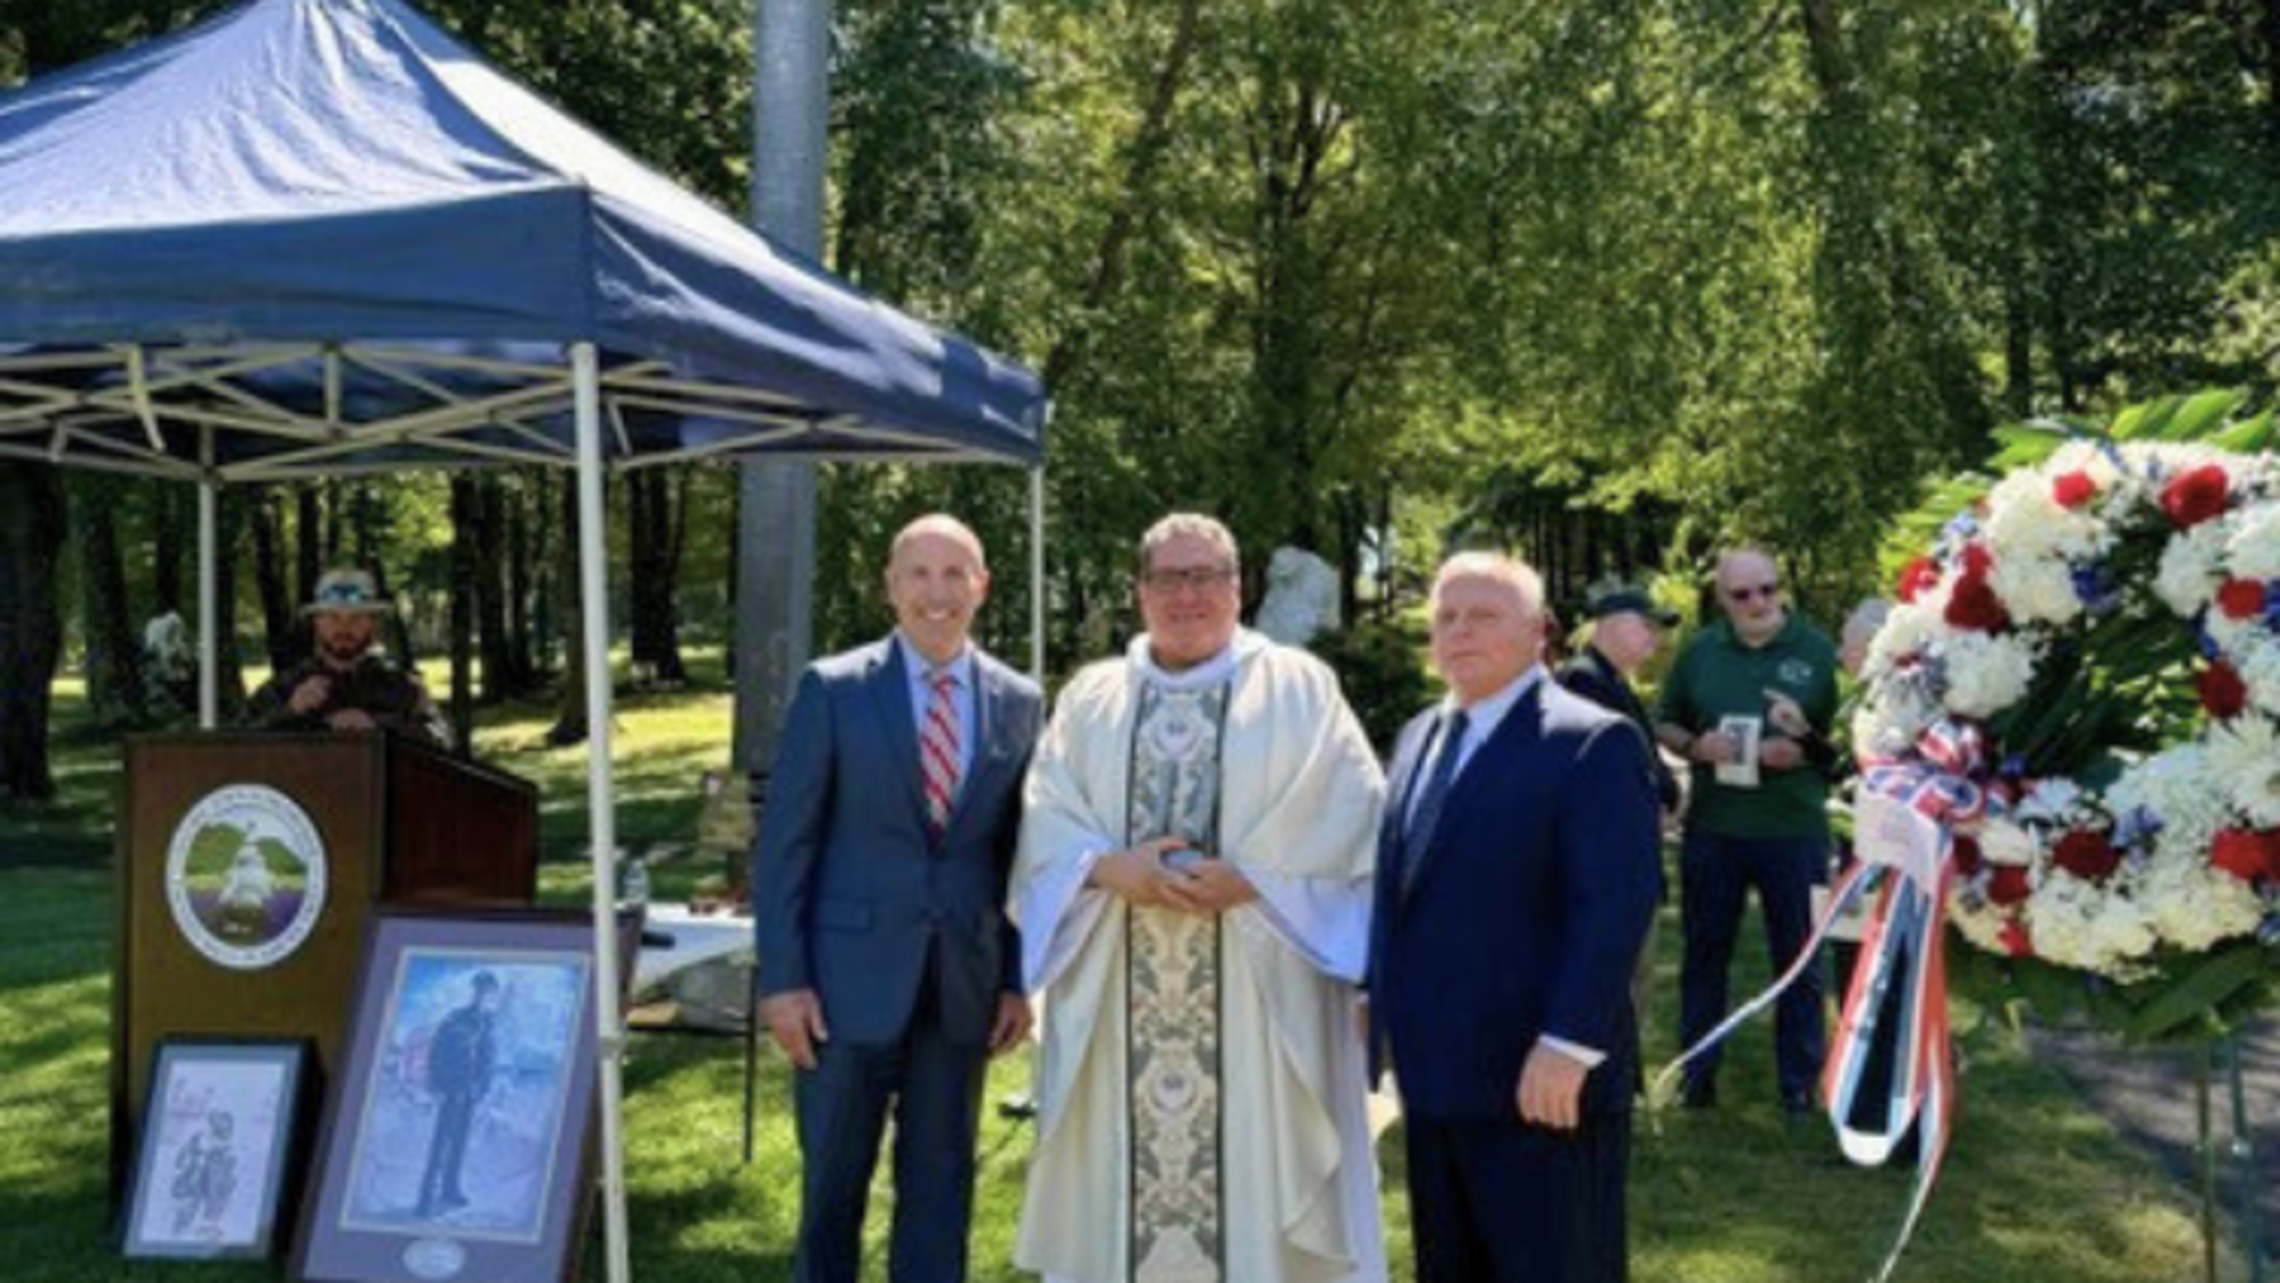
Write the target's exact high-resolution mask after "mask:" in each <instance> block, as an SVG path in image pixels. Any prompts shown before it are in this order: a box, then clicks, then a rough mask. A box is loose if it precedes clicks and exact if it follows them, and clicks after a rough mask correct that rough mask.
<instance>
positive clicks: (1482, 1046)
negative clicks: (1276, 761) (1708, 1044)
mask: <svg viewBox="0 0 2280 1283" xmlns="http://www.w3.org/2000/svg"><path fill="white" fill-rule="evenodd" d="M1543 635H1544V613H1543V586H1542V583H1541V581H1540V580H1539V579H1538V578H1537V576H1536V574H1535V572H1533V571H1531V570H1529V569H1528V568H1527V567H1526V566H1524V565H1522V564H1520V563H1519V562H1517V561H1514V560H1512V559H1511V558H1508V557H1504V556H1501V555H1497V554H1488V553H1465V554H1460V555H1459V556H1457V557H1454V558H1452V559H1450V561H1449V562H1448V563H1447V564H1446V565H1444V566H1443V567H1442V568H1441V572H1440V575H1439V576H1438V577H1437V578H1436V580H1435V582H1434V587H1433V659H1434V665H1435V667H1436V668H1438V669H1439V670H1440V673H1441V676H1442V677H1443V678H1444V679H1445V680H1446V681H1447V682H1448V684H1449V688H1450V696H1449V699H1448V700H1447V701H1445V702H1444V703H1443V704H1442V705H1441V706H1440V707H1437V708H1434V709H1431V710H1428V711H1427V712H1425V713H1423V714H1421V715H1419V716H1418V718H1417V719H1416V720H1415V721H1413V722H1411V723H1410V724H1409V726H1408V728H1407V729H1406V730H1404V731H1403V732H1402V735H1401V738H1400V741H1399V743H1398V744H1397V746H1396V748H1395V752H1394V760H1393V768H1392V771H1391V772H1390V777H1389V779H1388V786H1389V792H1388V804H1387V811H1386V816H1385V821H1384V824H1383V827H1382V828H1381V830H1380V833H1379V844H1378V871H1377V877H1378V885H1377V905H1376V917H1375V919H1374V921H1373V923H1372V932H1373V938H1372V949H1371V962H1370V978H1369V1005H1370V1022H1371V1043H1370V1045H1371V1050H1372V1053H1373V1055H1374V1056H1375V1057H1376V1058H1377V1060H1378V1062H1379V1063H1380V1064H1382V1063H1383V1062H1384V1060H1385V1059H1386V1058H1387V1057H1388V1056H1390V1058H1391V1061H1392V1066H1393V1071H1394V1076H1395V1078H1396V1079H1397V1080H1398V1082H1399V1083H1400V1087H1401V1101H1402V1114H1403V1118H1404V1127H1405V1131H1406V1138H1407V1143H1408V1159H1409V1197H1410V1207H1411V1214H1412V1224H1413V1228H1414V1241H1415V1244H1416V1252H1417V1278H1418V1280H1419V1283H1488V1281H1494V1283H1622V1280H1624V1279H1625V1278H1627V1277H1628V1271H1629V1261H1628V1257H1629V1252H1628V1247H1627V1244H1626V1233H1625V1217H1624V1201H1625V1171H1624V1169H1625V1165H1626V1163H1627V1162H1628V1156H1629V1146H1630V1111H1631V1094H1632V1084H1633V1082H1634V1081H1635V1078H1636V1071H1637V1065H1638V1055H1639V1049H1638V1034H1637V1025H1636V1021H1635V1020H1634V1018H1633V1015H1632V1011H1631V1001H1630V992H1629V986H1630V979H1631V972H1632V968H1633V966H1634V965H1635V964H1636V962H1637V960H1638V956H1639V950H1640V948H1641V946H1642V944H1643V943H1644V941H1645V939H1646V931H1647V924H1648V921H1649V919H1650V918H1651V917H1652V916H1653V914H1654V911H1655V904H1656V902H1657V900H1658V899H1659V898H1660V896H1661V888H1662V865H1661V858H1660V850H1659V837H1658V812H1657V803H1656V799H1655V796H1654V791H1653V788H1652V786H1651V785H1650V784H1649V780H1650V779H1651V778H1652V775H1651V773H1650V771H1649V770H1648V766H1647V753H1648V748H1647V742H1646V737H1645V736H1644V735H1643V734H1642V733H1641V732H1640V731H1639V729H1638V727H1636V726H1634V725H1632V724H1631V723H1630V722H1629V721H1627V720H1626V719H1624V718H1623V717H1621V716H1620V715H1618V714H1615V713H1610V712H1608V711H1606V710H1605V709H1602V708H1600V707H1599V706H1598V705H1596V704H1593V703H1591V702H1590V701H1588V700H1585V699H1582V698H1580V697H1578V696H1575V695H1572V694H1570V693H1568V692H1567V691H1565V690H1563V689H1561V687H1560V686H1559V684H1558V683H1557V682H1555V681H1553V680H1551V679H1550V678H1549V677H1548V675H1547V674H1546V673H1545V670H1544V668H1543V665H1542V663H1541V657H1542V651H1543Z"/></svg>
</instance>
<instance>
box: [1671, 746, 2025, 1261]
mask: <svg viewBox="0 0 2280 1283" xmlns="http://www.w3.org/2000/svg"><path fill="white" fill-rule="evenodd" d="M1917 750H1918V753H1919V754H1920V756H1917V757H1914V758H1913V759H1912V760H1906V761H1899V762H1893V761H1883V762H1871V763H1865V764H1864V765H1866V766H1867V771H1866V774H1865V775H1864V776H1863V778H1862V782H1861V791H1860V802H1859V806H1858V809H1857V812H1856V828H1855V849H1856V855H1857V860H1856V862H1855V864H1854V865H1853V867H1852V869H1851V870H1850V871H1849V872H1848V873H1846V875H1845V876H1844V877H1843V879H1841V880H1840V881H1839V882H1838V884H1837V888H1836V890H1835V891H1834V892H1833V893H1832V894H1831V895H1830V896H1829V902H1828V908H1827V909H1826V910H1825V911H1824V912H1823V913H1822V915H1821V918H1820V921H1818V922H1816V923H1815V924H1814V926H1813V931H1812V934H1811V935H1810V936H1809V937H1808V938H1807V939H1806V941H1805V944H1804V947H1803V948H1801V949H1800V950H1799V951H1798V954H1797V957H1796V958H1795V959H1793V960H1792V961H1791V962H1790V964H1789V966H1788V968H1787V969H1786V970H1785V971H1783V972H1782V974H1781V975H1780V976H1779V977H1778V978H1776V979H1775V980H1774V982H1773V984H1772V985H1771V986H1770V987H1768V988H1767V989H1766V990H1765V991H1764V992H1763V993H1761V994H1759V995H1758V996H1757V997H1755V998H1753V999H1751V1000H1750V1001H1749V1002H1747V1003H1745V1004H1744V1005H1743V1006H1741V1007H1740V1008H1738V1009H1737V1010H1735V1011H1734V1012H1733V1013H1732V1014H1731V1015H1729V1016H1727V1017H1726V1019H1725V1020H1724V1021H1722V1022H1721V1023H1720V1024H1719V1025H1718V1027H1717V1028H1715V1029H1712V1030H1711V1031H1710V1032H1709V1033H1708V1034H1707V1035H1705V1036H1704V1037H1703V1038H1702V1039H1701V1040H1700V1041H1698V1042H1696V1043H1695V1044H1694V1045H1693V1046H1692V1047H1689V1048H1687V1049H1686V1051H1685V1052H1684V1053H1683V1054H1681V1055H1680V1056H1679V1058H1678V1059H1676V1060H1674V1061H1672V1062H1671V1063H1670V1064H1669V1065H1667V1066H1665V1067H1664V1069H1663V1070H1662V1072H1661V1073H1659V1074H1657V1075H1656V1076H1655V1084H1654V1089H1653V1098H1654V1099H1656V1100H1658V1101H1660V1100H1667V1099H1669V1098H1670V1095H1671V1093H1672V1091H1673V1089H1674V1086H1675V1084H1676V1081H1677V1079H1678V1076H1679V1075H1680V1074H1681V1073H1683V1072H1684V1071H1685V1068H1686V1066H1687V1065H1689V1064H1691V1063H1693V1062H1694V1061H1695V1060H1697V1059H1699V1058H1700V1057H1701V1056H1702V1054H1703V1053H1704V1052H1707V1051H1708V1050H1709V1049H1710V1048H1712V1047H1715V1046H1717V1045H1718V1044H1719V1043H1721V1042H1723V1041H1725V1039H1726V1038H1727V1037H1728V1036H1729V1035H1730V1034H1732V1033H1733V1032H1734V1030H1736V1029H1739V1028H1740V1027H1741V1026H1742V1025H1744V1024H1746V1023H1748V1022H1749V1021H1750V1020H1752V1019H1755V1018H1756V1017H1757V1016H1758V1015H1760V1014H1762V1013H1763V1012H1764V1011H1765V1010H1766V1009H1767V1008H1769V1007H1771V1006H1772V1005H1773V1004H1774V1003H1775V1001H1777V1000H1778V999H1779V998H1780V997H1781V995H1782V994H1783V993H1784V992H1785V991H1786V990H1788V988H1789V987H1790V986H1791V985H1792V984H1794V983H1796V981H1797V979H1798V978H1799V977H1800V976H1802V975H1804V974H1805V971H1806V968H1807V967H1809V966H1811V965H1812V964H1813V962H1814V960H1816V959H1817V958H1818V957H1819V956H1820V950H1821V946H1822V944H1823V942H1824V941H1826V940H1827V939H1828V936H1829V933H1830V931H1831V929H1832V928H1833V927H1834V926H1835V924H1836V923H1837V922H1838V921H1839V920H1841V919H1842V918H1844V917H1845V915H1846V914H1848V913H1849V912H1851V910H1852V908H1853V906H1854V905H1855V904H1856V903H1858V902H1860V901H1862V900H1864V899H1867V898H1868V897H1870V896H1871V895H1875V896H1876V897H1877V898H1876V901H1875V908H1874V909H1873V910H1872V911H1871V913H1870V915H1869V920H1868V925H1867V927H1866V929H1865V931H1864V932H1863V934H1862V937H1861V945H1860V961H1859V963H1858V964H1857V965H1856V966H1855V967H1854V970H1853V976H1852V982H1851V984H1850V986H1849V987H1848V988H1847V990H1846V993H1845V1001H1844V1006H1843V1009H1842V1013H1841V1015H1840V1016H1839V1018H1838V1022H1837V1030H1836V1035H1835V1037H1834V1039H1833V1040H1832V1041H1831V1043H1830V1046H1829V1054H1828V1058H1827V1060H1826V1061H1824V1062H1823V1065H1822V1073H1821V1095H1822V1098H1823V1099H1824V1100H1825V1101H1826V1102H1827V1108H1828V1112H1829V1119H1830V1122H1831V1123H1832V1124H1833V1125H1834V1126H1835V1128H1836V1132H1837V1142H1838V1145H1839V1146H1840V1147H1841V1148H1842V1149H1843V1151H1844V1154H1845V1157H1846V1158H1848V1159H1850V1160H1851V1161H1853V1162H1854V1163H1858V1164H1860V1165H1862V1166H1871V1167H1873V1166H1881V1165H1882V1164H1883V1163H1884V1162H1885V1161H1886V1160H1888V1159H1889V1158H1891V1156H1892V1154H1893V1151H1894V1150H1895V1149H1897V1148H1898V1147H1899V1145H1900V1143H1901V1141H1902V1140H1903V1138H1905V1137H1906V1136H1907V1134H1908V1130H1909V1128H1911V1127H1914V1128H1916V1129H1917V1131H1918V1136H1919V1141H1918V1148H1917V1159H1916V1184H1915V1189H1914V1192H1913V1193H1912V1194H1911V1196H1910V1198H1909V1201H1908V1210H1907V1214H1906V1215H1905V1217H1904V1218H1903V1219H1902V1221H1901V1223H1900V1229H1899V1232H1898V1234H1897V1235H1895V1236H1894V1239H1893V1242H1892V1246H1891V1248H1890V1250H1888V1251H1887V1252H1886V1253H1885V1256H1884V1260H1883V1262H1882V1263H1881V1264H1880V1265H1879V1266H1878V1268H1877V1270H1876V1273H1875V1274H1874V1275H1873V1276H1872V1277H1873V1279H1874V1280H1875V1281H1876V1283H1885V1280H1887V1279H1889V1278H1890V1277H1891V1276H1892V1272H1893V1270H1894V1269H1895V1268H1897V1267H1898V1265H1899V1263H1900V1257H1901V1255H1902V1253H1903V1252H1905V1251H1906V1250H1907V1246H1908V1241H1909V1239H1910V1238H1912V1237H1913V1236H1914V1234H1915V1231H1916V1224H1917V1222H1918V1220H1920V1219H1921V1218H1922V1216H1923V1211H1924V1206H1925V1204H1926V1202H1927V1201H1929V1199H1930V1197H1931V1191H1932V1186H1933V1185H1934V1184H1935V1183H1936V1182H1937V1181H1938V1179H1939V1173H1940V1167H1941V1164H1942V1161H1943V1160H1944V1159H1945V1158H1946V1156H1947V1142H1948V1137H1949V1133H1950V1130H1951V1126H1952V1124H1953V1122H1954V1116H1955V1100H1956V1093H1955V1058H1954V1056H1953V1054H1952V1042H1953V1040H1952V1037H1951V1034H1950V1031H1949V1027H1948V1009H1947V953H1946V933H1945V931H1944V930H1943V927H1944V923H1945V921H1946V916H1947V913H1946V910H1947V897H1948V894H1949V892H1950V891H1951V890H1952V889H1953V885H1954V881H1955V862H1954V851H1955V839H1954V829H1955V826H1956V825H1957V824H1961V823H1966V822H1969V821H1971V820H1976V819H1978V818H1980V817H1981V816H1983V815H1984V814H1985V813H1986V810H1987V795H1986V792H1985V790H1983V789H1981V788H1980V787H1979V785H1977V784H1976V783H1974V782H1973V781H1972V779H1971V776H1972V775H1973V774H1975V773H1976V772H1977V771H1978V769H1979V767H1980V764H1981V762H1982V761H1983V760H1984V759H1983V755H1982V753H1981V742H1980V739H1979V736H1978V733H1977V731H1976V729H1975V728H1972V727H1969V726H1962V725H1959V724H1956V723H1952V722H1943V723H1941V724H1940V725H1938V726H1935V727H1933V728H1932V729H1931V730H1930V731H1927V732H1926V733H1925V735H1924V737H1923V740H1922V741H1920V742H1919V743H1918V745H1917ZM1895 991H1896V992H1897V994H1898V998H1897V1001H1896V1003H1895V1004H1894V1005H1893V1006H1892V1009H1891V1010H1889V1011H1887V1009H1886V1008H1887V1002H1888V997H1889V995H1891V994H1893V993H1894V992H1895ZM1887 1020H1890V1021H1891V1022H1893V1024H1894V1025H1895V1026H1896V1032H1895V1035H1894V1039H1893V1048H1892V1065H1891V1072H1890V1074H1889V1081H1888V1082H1887V1083H1885V1084H1884V1085H1883V1088H1882V1090H1881V1092H1880V1093H1879V1097H1878V1098H1877V1099H1873V1100H1867V1099H1864V1096H1865V1095H1866V1094H1867V1091H1868V1088H1869V1087H1870V1086H1871V1084H1870V1083H1869V1081H1868V1079H1869V1069H1870V1067H1871V1059H1872V1056H1873V1053H1874V1050H1875V1047H1876V1043H1877V1036H1878V1033H1879V1031H1880V1029H1881V1028H1882V1027H1883V1024H1884V1022H1885V1021H1887ZM1855 1119H1858V1120H1859V1125H1857V1126H1856V1125H1855Z"/></svg>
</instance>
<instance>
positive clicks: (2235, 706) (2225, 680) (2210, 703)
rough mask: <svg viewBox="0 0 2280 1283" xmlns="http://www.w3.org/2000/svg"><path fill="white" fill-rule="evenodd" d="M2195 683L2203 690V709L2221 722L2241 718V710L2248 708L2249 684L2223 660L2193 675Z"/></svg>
mask: <svg viewBox="0 0 2280 1283" xmlns="http://www.w3.org/2000/svg"><path fill="white" fill-rule="evenodd" d="M2193 681H2194V683H2195V684H2197V685H2198V686H2200V688H2201V708H2202V709H2203V710H2204V711H2205V712H2207V713H2208V715H2209V716H2211V717H2213V718H2216V719H2217V720H2218V721H2220V722H2222V721H2228V720H2230V719H2232V718H2235V717H2238V716H2240V710H2242V709H2244V708H2246V707H2248V684H2247V683H2246V682H2243V681H2242V680H2241V679H2240V673H2239V672H2238V671H2236V670H2235V669H2234V668H2233V666H2232V665H2230V664H2228V663H2226V662H2225V661H2223V660H2221V659H2220V660H2218V661H2216V662H2215V663H2213V664H2210V665H2209V666H2208V667H2207V668H2204V669H2202V670H2201V671H2200V672H2198V673H2195V674H2193Z"/></svg>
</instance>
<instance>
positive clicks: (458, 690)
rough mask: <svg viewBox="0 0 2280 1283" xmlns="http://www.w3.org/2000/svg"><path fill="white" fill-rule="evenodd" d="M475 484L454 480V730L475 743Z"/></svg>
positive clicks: (454, 735)
mask: <svg viewBox="0 0 2280 1283" xmlns="http://www.w3.org/2000/svg"><path fill="white" fill-rule="evenodd" d="M475 503H476V499H475V483H474V482H473V481H470V480H468V479H467V478H465V477H461V476H454V477H453V478H452V479H451V730H452V738H453V739H455V740H457V741H458V742H459V743H461V744H473V743H474V742H475V674H474V671H473V670H474V666H475V530H474V526H475V521H476V517H475V513H474V508H475Z"/></svg>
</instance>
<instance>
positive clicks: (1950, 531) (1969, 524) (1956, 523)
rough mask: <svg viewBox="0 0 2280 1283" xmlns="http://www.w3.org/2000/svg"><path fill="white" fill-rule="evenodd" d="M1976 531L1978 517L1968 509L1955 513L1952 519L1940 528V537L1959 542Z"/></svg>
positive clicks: (1977, 528) (1977, 530)
mask: <svg viewBox="0 0 2280 1283" xmlns="http://www.w3.org/2000/svg"><path fill="white" fill-rule="evenodd" d="M1978 533H1979V518H1977V517H1975V516H1973V515H1972V514H1971V512H1970V510H1969V509H1966V510H1964V511H1962V512H1959V513H1957V514H1955V517H1954V519H1952V520H1950V521H1949V522H1948V523H1947V524H1946V525H1945V526H1942V527H1941V528H1940V538H1942V539H1954V540H1957V541H1959V542H1960V541H1962V540H1966V539H1969V538H1971V537H1972V536H1973V535H1975V534H1978Z"/></svg>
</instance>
